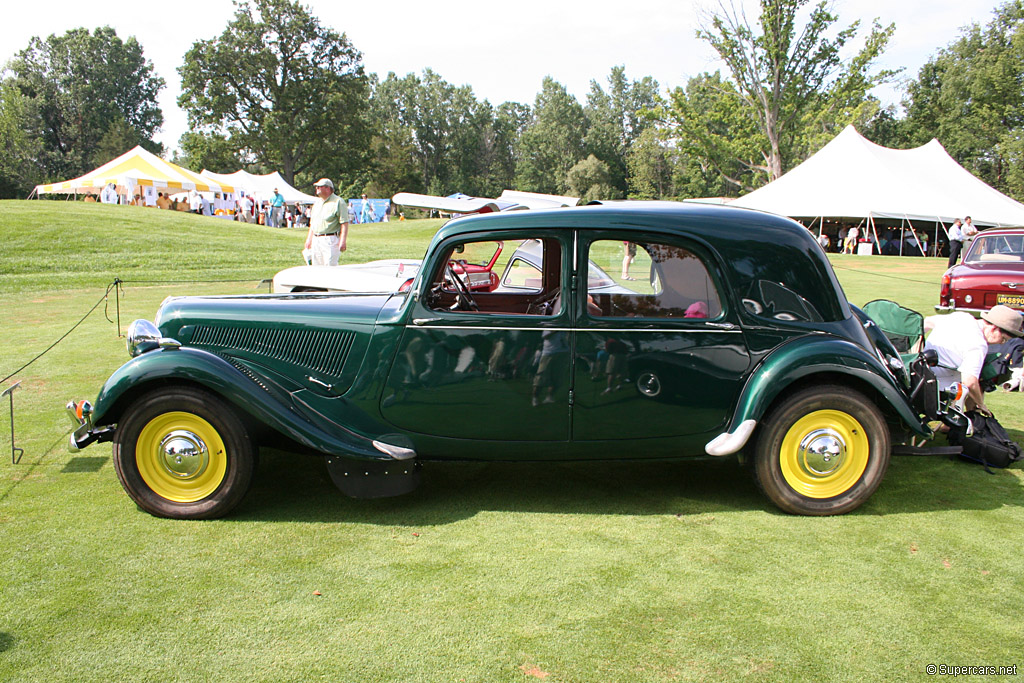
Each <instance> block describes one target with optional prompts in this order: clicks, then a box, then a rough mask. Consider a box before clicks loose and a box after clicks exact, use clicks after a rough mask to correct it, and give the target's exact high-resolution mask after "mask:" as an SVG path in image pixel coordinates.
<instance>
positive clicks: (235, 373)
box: [93, 347, 394, 460]
mask: <svg viewBox="0 0 1024 683" xmlns="http://www.w3.org/2000/svg"><path fill="white" fill-rule="evenodd" d="M171 383H174V384H182V383H187V384H194V385H199V386H203V387H205V388H207V389H209V390H210V391H212V392H213V393H215V394H217V395H218V396H221V397H222V398H223V399H224V400H226V401H228V402H229V403H231V404H232V405H234V406H235V407H236V408H237V409H239V410H241V411H243V412H245V413H247V414H249V415H251V416H252V417H253V418H255V419H256V420H257V421H259V422H261V423H263V424H266V425H267V426H269V427H271V428H272V429H274V430H276V431H278V432H280V433H281V434H283V435H285V436H287V437H288V438H290V439H292V440H293V441H295V442H297V443H299V444H302V445H303V446H306V447H308V448H311V449H313V450H316V451H320V452H322V453H326V454H329V455H338V456H346V457H350V458H363V459H372V460H392V459H394V456H392V455H389V454H386V453H384V452H382V451H381V450H378V449H377V448H375V447H374V442H373V440H372V439H370V438H367V437H365V436H362V435H360V434H357V433H356V432H353V431H351V430H347V429H345V428H344V427H339V426H338V425H332V431H330V432H327V431H325V430H324V429H321V428H320V427H319V426H317V425H316V424H314V423H312V422H311V421H309V420H308V419H306V418H305V417H303V416H302V415H301V414H300V413H299V412H298V411H297V410H295V409H294V408H292V406H291V405H290V404H289V403H288V402H283V401H282V400H280V399H279V398H278V397H275V396H274V395H272V394H271V393H270V391H268V390H267V389H265V388H263V387H261V386H260V385H259V384H257V382H255V381H253V380H252V379H250V378H249V377H248V376H246V375H245V374H243V373H242V372H240V371H239V370H238V369H237V368H235V367H234V366H233V365H232V364H231V363H228V362H227V361H226V360H224V359H223V358H221V357H220V356H217V355H214V354H212V353H209V352H208V351H202V350H200V349H193V348H188V347H183V348H178V349H156V350H153V351H149V352H147V353H144V354H142V355H140V356H137V357H136V358H133V359H131V360H130V361H128V362H127V363H125V364H124V365H122V366H121V367H120V368H118V369H117V370H116V371H115V372H114V374H113V375H111V376H110V378H109V379H108V380H107V381H106V383H105V384H104V385H103V388H102V389H101V390H100V394H99V396H98V397H97V398H96V404H95V408H94V412H93V424H94V425H96V427H102V426H104V425H111V424H114V423H116V422H117V421H118V420H119V419H120V417H121V414H122V413H123V412H124V410H125V409H126V408H127V407H128V405H130V403H131V401H133V400H134V398H135V397H136V396H138V395H140V394H141V393H143V392H145V391H148V390H150V389H153V388H156V387H158V386H160V385H166V384H171Z"/></svg>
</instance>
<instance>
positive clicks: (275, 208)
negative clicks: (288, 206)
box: [267, 187, 284, 228]
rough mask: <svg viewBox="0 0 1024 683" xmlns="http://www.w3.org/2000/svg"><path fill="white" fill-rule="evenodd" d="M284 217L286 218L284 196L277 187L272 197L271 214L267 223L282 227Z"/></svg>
mask: <svg viewBox="0 0 1024 683" xmlns="http://www.w3.org/2000/svg"><path fill="white" fill-rule="evenodd" d="M282 218H284V196H283V195H282V194H281V193H280V192H278V191H277V188H276V187H275V188H274V194H273V195H272V196H271V197H270V215H269V220H268V221H267V225H269V226H270V227H272V228H280V227H281V219H282Z"/></svg>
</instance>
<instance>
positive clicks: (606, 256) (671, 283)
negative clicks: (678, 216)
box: [587, 240, 722, 319]
mask: <svg viewBox="0 0 1024 683" xmlns="http://www.w3.org/2000/svg"><path fill="white" fill-rule="evenodd" d="M588 259H589V264H588V265H589V273H588V278H587V280H588V281H587V295H588V301H587V308H588V310H589V312H590V314H591V315H592V316H595V317H627V318H691V319H701V318H717V317H719V316H720V315H721V314H722V300H721V297H720V296H719V292H718V289H717V287H716V286H715V283H714V280H713V279H712V278H711V275H710V274H709V272H708V269H707V267H706V265H705V264H704V262H703V261H702V260H701V259H700V257H699V256H697V255H696V254H695V253H694V252H692V251H690V250H689V249H686V248H685V247H682V246H678V245H672V244H665V243H658V242H632V241H628V240H598V241H596V242H593V243H591V245H590V248H589V250H588Z"/></svg>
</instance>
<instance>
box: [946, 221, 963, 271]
mask: <svg viewBox="0 0 1024 683" xmlns="http://www.w3.org/2000/svg"><path fill="white" fill-rule="evenodd" d="M963 248H964V232H963V228H961V227H960V219H959V218H957V219H956V220H955V221H953V225H951V226H950V228H949V260H948V261H946V267H947V268H952V267H953V266H955V265H956V262H957V261H958V260H959V259H960V251H961V250H962V249H963Z"/></svg>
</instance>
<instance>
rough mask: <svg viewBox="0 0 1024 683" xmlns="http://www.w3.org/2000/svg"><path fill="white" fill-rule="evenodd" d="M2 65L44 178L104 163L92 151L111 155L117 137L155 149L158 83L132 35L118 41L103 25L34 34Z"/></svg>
mask: <svg viewBox="0 0 1024 683" xmlns="http://www.w3.org/2000/svg"><path fill="white" fill-rule="evenodd" d="M8 68H9V69H10V71H11V73H12V74H13V77H12V79H11V82H12V84H13V85H14V86H15V87H17V89H18V90H19V91H20V93H21V94H22V95H23V96H24V98H25V115H26V117H27V118H28V120H29V121H30V126H31V131H32V135H33V136H34V137H36V138H37V139H38V141H39V144H40V149H39V156H38V160H39V163H40V166H41V167H42V169H43V174H44V175H45V176H46V178H48V179H51V180H55V179H58V178H68V177H74V176H78V175H81V174H83V173H86V172H87V171H89V170H91V168H92V167H93V166H95V165H96V164H97V163H104V162H106V161H109V160H110V158H111V157H107V158H98V156H97V149H98V147H99V146H100V144H101V142H103V148H102V149H103V153H112V152H114V150H115V146H114V144H113V142H114V141H115V140H116V141H120V142H132V143H141V144H143V145H144V146H145V147H147V149H149V150H150V151H154V152H160V151H161V147H160V145H159V144H157V143H155V142H153V136H154V135H155V134H156V132H157V130H159V128H160V126H161V124H162V123H163V113H162V112H161V111H160V108H159V106H158V105H157V101H156V98H157V95H158V93H159V92H160V89H161V88H163V87H164V81H163V79H162V78H160V77H159V76H155V75H154V74H153V65H152V63H151V62H150V61H149V60H147V59H146V58H145V56H144V55H143V52H142V46H141V45H139V43H138V41H136V40H135V38H132V37H129V38H128V39H127V40H124V41H122V40H121V39H120V38H119V37H118V36H117V33H116V32H115V31H114V29H112V28H110V27H109V26H104V27H102V28H98V29H96V30H95V31H93V32H91V33H90V32H89V30H88V29H85V28H76V29H72V30H70V31H68V32H67V33H65V34H64V35H62V36H57V35H51V36H50V37H49V38H47V39H46V40H42V39H41V38H38V37H37V38H32V40H31V41H29V45H28V47H27V48H25V49H24V50H22V51H20V52H19V53H18V54H17V55H16V57H15V58H14V59H13V60H11V62H10V64H9V65H8ZM131 146H133V145H129V147H127V148H125V149H120V151H116V154H122V153H124V152H125V151H127V150H128V149H129V148H130V147H131ZM116 154H112V156H113V155H116Z"/></svg>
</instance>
